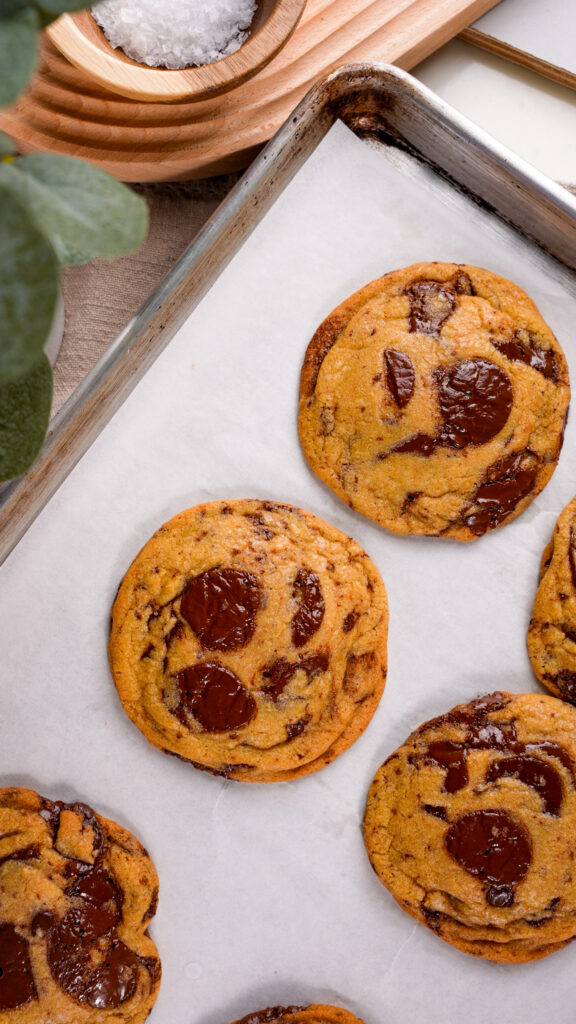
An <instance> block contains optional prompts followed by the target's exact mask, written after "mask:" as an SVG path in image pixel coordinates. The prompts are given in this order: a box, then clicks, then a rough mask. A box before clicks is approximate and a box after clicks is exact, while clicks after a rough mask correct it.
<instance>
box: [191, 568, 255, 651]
mask: <svg viewBox="0 0 576 1024" xmlns="http://www.w3.org/2000/svg"><path fill="white" fill-rule="evenodd" d="M261 605H262V589H261V587H260V584H259V583H258V580H257V579H256V577H255V576H253V575H252V574H251V573H249V572H244V571H243V570H241V569H208V570H207V571H206V572H203V573H200V575H199V576H196V577H195V578H194V579H192V580H190V582H189V584H188V586H187V587H186V590H185V592H184V596H183V597H182V603H181V605H180V612H181V614H182V616H183V618H184V619H186V622H188V623H189V624H190V626H191V627H192V629H193V630H194V632H195V633H196V635H197V637H198V639H199V641H200V643H201V644H202V646H203V647H204V648H205V649H206V650H208V651H238V650H240V648H241V647H246V644H248V643H250V640H251V639H252V637H253V635H254V631H255V629H256V612H257V611H258V609H259V608H260V607H261Z"/></svg>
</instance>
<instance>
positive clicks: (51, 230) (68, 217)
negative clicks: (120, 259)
mask: <svg viewBox="0 0 576 1024" xmlns="http://www.w3.org/2000/svg"><path fill="white" fill-rule="evenodd" d="M0 183H2V184H4V185H7V186H9V187H10V188H11V189H13V190H14V194H15V195H17V196H18V198H19V199H20V202H22V203H24V204H25V205H26V207H27V209H28V210H29V212H30V213H31V214H32V216H33V217H34V219H35V221H36V223H37V225H38V227H39V228H40V229H41V230H42V231H43V232H44V234H45V235H46V236H47V237H48V238H49V239H50V241H51V243H52V245H53V246H54V250H55V252H56V255H57V256H58V259H59V260H60V262H61V263H83V262H84V261H85V260H91V259H93V258H94V257H95V256H107V257H113V256H121V255H122V254H123V253H127V252H132V251H133V250H134V249H137V248H138V247H139V246H140V245H141V244H142V242H143V241H144V239H145V237H146V232H147V229H148V207H147V205H146V202H145V200H144V199H142V197H141V196H137V195H136V194H135V193H134V192H132V191H131V189H129V188H127V187H126V185H122V184H121V182H119V181H116V179H115V178H111V177H110V176H109V175H108V174H105V173H104V172H103V171H99V170H98V169H97V168H95V167H92V166H91V164H88V163H85V162H84V161H82V160H74V159H72V158H71V157H66V156H57V155H55V154H49V153H36V154H34V155H32V156H25V157H20V158H19V159H18V160H16V161H15V162H14V163H11V164H0Z"/></svg>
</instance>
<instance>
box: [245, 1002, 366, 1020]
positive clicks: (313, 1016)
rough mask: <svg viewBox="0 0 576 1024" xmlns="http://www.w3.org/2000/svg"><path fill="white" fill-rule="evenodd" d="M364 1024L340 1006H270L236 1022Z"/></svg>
mask: <svg viewBox="0 0 576 1024" xmlns="http://www.w3.org/2000/svg"><path fill="white" fill-rule="evenodd" d="M271 1022H273V1024H364V1022H363V1021H361V1020H360V1018H359V1017H354V1016H353V1015H352V1014H351V1013H348V1010H342V1009H340V1008H339V1007H338V1006H320V1005H316V1004H314V1006H269V1007H268V1009H267V1010H258V1011H257V1012H256V1013H249V1014H248V1016H247V1017H243V1018H242V1020H237V1021H235V1022H234V1024H271Z"/></svg>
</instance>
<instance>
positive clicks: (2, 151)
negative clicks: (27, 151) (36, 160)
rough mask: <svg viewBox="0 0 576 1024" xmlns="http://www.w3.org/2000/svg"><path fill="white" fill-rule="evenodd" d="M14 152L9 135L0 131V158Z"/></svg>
mask: <svg viewBox="0 0 576 1024" xmlns="http://www.w3.org/2000/svg"><path fill="white" fill-rule="evenodd" d="M13 152H14V143H13V142H12V139H11V138H10V136H9V135H5V134H4V132H0V159H1V158H2V157H3V156H12V153H13Z"/></svg>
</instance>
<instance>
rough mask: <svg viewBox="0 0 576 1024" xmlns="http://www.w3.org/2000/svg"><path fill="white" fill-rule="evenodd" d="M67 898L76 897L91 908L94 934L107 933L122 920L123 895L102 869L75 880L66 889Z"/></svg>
mask: <svg viewBox="0 0 576 1024" xmlns="http://www.w3.org/2000/svg"><path fill="white" fill-rule="evenodd" d="M66 895H67V896H77V897H79V898H80V899H82V900H84V901H85V902H86V903H87V904H89V906H90V907H91V927H92V928H93V929H94V934H96V935H102V934H104V933H105V932H108V931H109V930H110V929H111V928H113V927H114V926H115V925H117V924H119V923H120V921H121V919H122V904H123V902H124V895H123V893H122V890H121V889H120V887H119V885H117V883H116V882H115V881H114V879H113V878H112V877H111V876H110V875H108V874H107V873H106V872H105V871H103V870H102V868H94V870H93V871H90V872H89V874H87V875H81V876H80V877H79V878H76V879H75V880H74V881H73V882H72V883H71V884H70V885H69V886H68V887H67V889H66Z"/></svg>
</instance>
